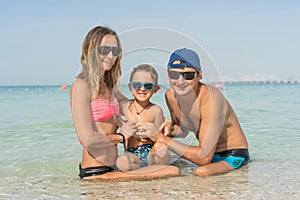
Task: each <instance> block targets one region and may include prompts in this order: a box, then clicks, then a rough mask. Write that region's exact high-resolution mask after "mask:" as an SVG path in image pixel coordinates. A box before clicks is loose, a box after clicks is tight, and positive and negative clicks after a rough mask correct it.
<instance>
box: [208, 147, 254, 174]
mask: <svg viewBox="0 0 300 200" xmlns="http://www.w3.org/2000/svg"><path fill="white" fill-rule="evenodd" d="M249 160H250V156H249V152H248V149H232V150H226V151H222V152H218V153H215V154H214V157H213V159H212V161H211V162H212V163H216V162H220V161H224V162H227V163H228V164H229V165H230V166H231V167H233V168H234V169H237V168H239V167H241V166H243V165H246V164H247V163H248V161H249Z"/></svg>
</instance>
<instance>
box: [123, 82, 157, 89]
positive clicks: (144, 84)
mask: <svg viewBox="0 0 300 200" xmlns="http://www.w3.org/2000/svg"><path fill="white" fill-rule="evenodd" d="M129 84H130V85H131V87H132V88H133V89H134V90H140V89H141V88H142V87H144V88H145V90H152V89H153V88H154V87H155V86H156V84H155V83H152V82H130V83H129Z"/></svg>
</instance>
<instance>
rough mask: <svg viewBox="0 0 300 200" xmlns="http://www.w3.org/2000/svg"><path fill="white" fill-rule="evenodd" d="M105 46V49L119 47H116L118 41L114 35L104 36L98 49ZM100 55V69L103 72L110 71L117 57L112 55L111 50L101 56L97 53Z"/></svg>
mask: <svg viewBox="0 0 300 200" xmlns="http://www.w3.org/2000/svg"><path fill="white" fill-rule="evenodd" d="M101 46H105V47H117V48H118V47H119V46H118V41H117V39H116V37H115V36H114V35H105V36H104V37H103V39H102V41H101V43H100V45H99V47H101ZM99 55H100V60H101V64H102V67H103V69H104V70H105V71H109V70H111V68H112V66H113V64H114V63H115V62H116V60H117V58H118V55H114V54H113V50H112V49H110V51H109V52H108V54H106V55H103V54H101V53H99Z"/></svg>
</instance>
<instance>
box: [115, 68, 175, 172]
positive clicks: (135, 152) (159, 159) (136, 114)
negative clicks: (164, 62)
mask: <svg viewBox="0 0 300 200" xmlns="http://www.w3.org/2000/svg"><path fill="white" fill-rule="evenodd" d="M157 82H158V74H157V72H156V70H155V69H154V68H153V67H152V66H151V65H148V64H142V65H139V66H137V67H136V68H134V69H133V71H132V73H131V75H130V83H129V84H128V86H129V89H130V91H131V92H132V95H133V96H134V99H132V100H129V101H127V102H125V103H122V102H121V103H120V105H121V111H122V112H124V115H125V116H126V118H127V119H128V120H130V121H133V122H135V125H137V126H136V127H137V129H136V132H135V133H134V134H132V135H129V134H128V133H125V132H124V133H121V134H123V135H124V138H125V141H124V144H125V145H124V147H125V150H126V152H125V153H124V154H123V155H121V156H119V157H118V158H117V161H116V165H117V167H118V168H119V169H120V170H122V171H130V170H134V169H138V168H140V167H144V166H147V165H153V164H158V165H168V164H169V162H170V154H169V152H168V148H167V146H166V145H165V144H162V143H154V142H153V141H152V140H150V139H149V138H147V137H144V136H142V134H143V130H138V125H139V124H140V123H143V122H151V123H153V124H154V125H155V126H156V127H160V126H161V125H162V124H163V123H164V121H165V119H164V115H163V111H162V109H161V108H160V107H159V106H158V105H155V104H153V103H151V102H150V98H151V97H152V95H153V94H154V93H156V92H157V91H158V90H159V86H158V85H157ZM124 130H125V129H124Z"/></svg>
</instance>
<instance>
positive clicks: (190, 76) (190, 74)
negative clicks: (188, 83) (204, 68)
mask: <svg viewBox="0 0 300 200" xmlns="http://www.w3.org/2000/svg"><path fill="white" fill-rule="evenodd" d="M182 75H183V78H184V79H185V80H192V79H194V77H195V72H183V73H182Z"/></svg>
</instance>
